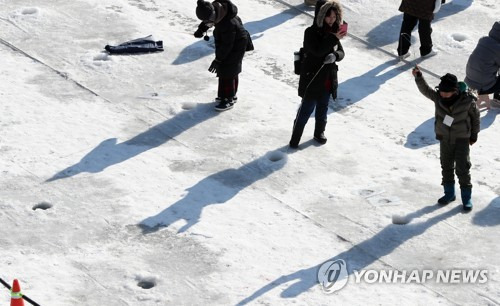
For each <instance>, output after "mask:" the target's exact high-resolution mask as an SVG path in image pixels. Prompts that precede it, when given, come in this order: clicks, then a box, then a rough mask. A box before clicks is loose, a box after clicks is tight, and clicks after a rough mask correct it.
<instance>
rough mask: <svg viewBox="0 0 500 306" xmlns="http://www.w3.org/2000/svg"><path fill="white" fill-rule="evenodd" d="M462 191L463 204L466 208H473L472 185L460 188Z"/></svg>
mask: <svg viewBox="0 0 500 306" xmlns="http://www.w3.org/2000/svg"><path fill="white" fill-rule="evenodd" d="M460 192H461V195H462V204H463V208H464V210H467V211H468V210H471V209H472V200H471V197H472V187H465V188H460Z"/></svg>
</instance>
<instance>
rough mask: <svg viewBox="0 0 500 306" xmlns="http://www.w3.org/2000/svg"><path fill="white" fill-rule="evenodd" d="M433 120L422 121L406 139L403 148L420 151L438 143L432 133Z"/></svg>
mask: <svg viewBox="0 0 500 306" xmlns="http://www.w3.org/2000/svg"><path fill="white" fill-rule="evenodd" d="M434 122H435V118H434V116H432V118H430V119H428V120H426V121H424V122H423V123H422V124H420V125H419V126H418V127H417V128H416V129H415V130H414V131H413V132H411V133H410V134H408V137H407V138H406V143H405V144H404V146H405V148H409V149H421V148H423V147H427V146H431V145H434V144H437V143H439V141H438V140H437V139H436V134H435V132H434Z"/></svg>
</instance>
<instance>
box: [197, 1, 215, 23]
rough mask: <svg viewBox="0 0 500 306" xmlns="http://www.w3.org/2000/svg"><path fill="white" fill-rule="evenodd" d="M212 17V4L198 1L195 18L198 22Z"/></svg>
mask: <svg viewBox="0 0 500 306" xmlns="http://www.w3.org/2000/svg"><path fill="white" fill-rule="evenodd" d="M212 16H214V17H215V9H214V6H213V5H212V3H210V2H207V1H202V0H198V6H196V17H198V19H200V20H210V18H211V17H212Z"/></svg>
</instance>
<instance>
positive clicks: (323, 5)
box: [314, 0, 343, 28]
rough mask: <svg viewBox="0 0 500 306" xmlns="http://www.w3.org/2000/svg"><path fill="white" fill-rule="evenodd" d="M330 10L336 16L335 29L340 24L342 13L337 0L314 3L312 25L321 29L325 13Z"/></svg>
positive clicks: (320, 0) (322, 0)
mask: <svg viewBox="0 0 500 306" xmlns="http://www.w3.org/2000/svg"><path fill="white" fill-rule="evenodd" d="M330 9H333V10H334V11H335V13H336V14H337V19H336V20H335V24H337V27H339V26H340V25H341V24H342V19H343V11H342V6H341V5H340V2H339V1H338V0H326V1H325V0H318V2H316V8H315V12H314V23H315V24H316V26H317V27H318V28H322V27H323V21H324V20H325V17H326V13H327V12H328V11H329V10H330Z"/></svg>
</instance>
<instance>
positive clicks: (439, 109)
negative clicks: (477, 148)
mask: <svg viewBox="0 0 500 306" xmlns="http://www.w3.org/2000/svg"><path fill="white" fill-rule="evenodd" d="M415 82H416V83H417V86H418V89H419V90H420V92H421V93H422V94H423V95H424V96H426V97H427V98H429V99H430V100H432V101H433V102H434V105H435V109H436V112H435V121H434V131H435V132H436V139H438V140H440V141H446V142H448V143H451V144H454V143H456V141H457V140H459V139H465V140H470V141H472V142H476V141H477V134H478V133H479V129H480V116H479V110H478V108H477V105H476V99H477V98H476V97H475V96H474V95H473V94H472V93H470V92H469V91H467V90H465V91H461V92H460V93H459V95H460V96H459V98H458V100H457V101H455V103H453V105H452V106H451V107H446V106H444V105H443V103H442V102H441V96H440V95H439V92H438V91H437V90H434V89H432V88H431V87H429V85H428V84H427V82H426V81H425V79H424V77H423V76H416V77H415ZM447 116H448V117H451V118H453V119H452V122H451V123H450V122H449V120H450V118H447V119H448V120H446V121H445V118H446V117H447ZM445 123H448V124H445Z"/></svg>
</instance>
